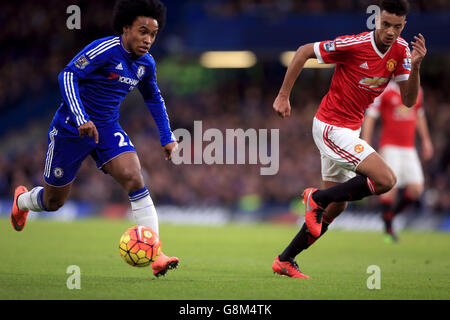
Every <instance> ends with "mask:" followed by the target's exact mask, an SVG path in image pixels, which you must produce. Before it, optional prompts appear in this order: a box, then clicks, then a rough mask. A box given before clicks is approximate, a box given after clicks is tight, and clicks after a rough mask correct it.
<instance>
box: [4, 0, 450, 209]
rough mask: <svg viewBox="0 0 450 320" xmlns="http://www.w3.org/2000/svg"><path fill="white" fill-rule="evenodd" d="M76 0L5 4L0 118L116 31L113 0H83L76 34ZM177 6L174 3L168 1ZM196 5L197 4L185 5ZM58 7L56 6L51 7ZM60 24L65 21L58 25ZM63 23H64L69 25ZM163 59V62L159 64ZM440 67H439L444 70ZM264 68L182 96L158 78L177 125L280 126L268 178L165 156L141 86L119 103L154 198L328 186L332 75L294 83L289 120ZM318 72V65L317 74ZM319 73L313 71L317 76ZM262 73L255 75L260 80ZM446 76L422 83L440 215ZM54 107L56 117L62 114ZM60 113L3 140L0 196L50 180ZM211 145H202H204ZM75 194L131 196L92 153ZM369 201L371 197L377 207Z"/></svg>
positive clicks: (226, 6) (272, 197) (214, 7)
mask: <svg viewBox="0 0 450 320" xmlns="http://www.w3.org/2000/svg"><path fill="white" fill-rule="evenodd" d="M70 2H71V1H59V0H48V1H46V2H45V3H46V4H45V6H43V5H42V3H41V2H36V1H32V0H24V1H22V2H21V6H20V10H18V9H17V8H18V7H17V4H16V3H15V2H13V1H1V2H0V30H1V31H0V43H2V44H5V45H4V46H2V51H1V57H2V59H0V75H1V76H0V117H1V116H3V114H4V112H6V111H7V110H9V109H11V108H12V107H14V106H15V105H16V104H19V103H20V102H21V101H22V100H23V98H24V97H33V96H35V95H36V97H38V96H39V94H40V93H41V92H43V91H45V90H46V89H48V88H50V87H52V86H53V87H56V85H57V83H56V80H57V74H58V73H59V72H60V71H61V69H62V68H63V67H64V65H65V64H67V63H68V62H69V60H70V59H71V58H72V57H73V56H74V53H75V52H78V51H79V50H81V49H82V47H83V46H84V45H85V44H87V43H89V42H90V41H92V40H94V39H96V38H100V37H102V36H107V35H110V33H111V29H110V13H111V12H107V11H105V10H104V9H103V8H104V7H110V6H111V1H108V0H98V1H88V0H80V1H76V3H77V4H78V5H79V6H80V7H81V9H82V11H83V12H86V11H88V12H89V15H84V16H83V17H82V19H84V20H83V22H82V24H83V32H76V33H73V32H72V31H70V30H68V29H67V28H66V27H65V24H66V19H67V17H68V14H66V8H67V6H68V5H70V4H71V3H70ZM167 2H174V1H167ZM187 2H188V3H191V2H195V1H187ZM410 2H411V3H412V4H413V9H414V10H439V8H441V7H442V6H443V4H444V3H447V1H439V0H434V1H432V0H427V1H421V0H417V1H410ZM203 5H204V6H205V7H206V9H207V10H208V12H210V13H211V14H231V15H233V14H239V12H245V11H246V10H258V8H264V10H267V8H270V7H271V6H277V7H280V8H284V9H283V10H291V11H292V10H293V11H296V12H306V11H307V12H323V11H333V10H353V9H355V10H356V9H359V8H360V7H361V6H362V7H364V8H365V6H367V5H366V1H350V0H348V1H324V0H321V1H313V0H311V1H293V0H279V1H272V0H265V1H263V0H253V1H244V0H228V1H226V0H221V1H205V2H204V3H203ZM50 8H51V9H50ZM57 26H58V27H57ZM61 26H64V27H61ZM160 62H161V61H158V65H159V63H160ZM438 69H439V67H438ZM282 72H284V69H282V70H281V72H280V70H278V72H277V73H276V74H277V77H275V78H273V75H272V74H264V72H262V73H258V72H256V76H254V77H248V78H245V77H241V78H240V77H237V78H233V79H232V80H230V81H225V82H223V83H222V84H218V85H216V86H214V87H211V86H209V87H208V89H204V90H201V89H198V88H197V89H196V90H197V91H196V92H195V93H191V94H182V95H180V94H178V93H176V92H175V91H174V90H172V88H171V87H170V85H167V84H165V83H164V78H165V75H164V74H163V73H162V74H161V73H159V74H158V79H160V81H161V90H162V92H163V95H164V97H165V100H166V104H167V109H168V114H169V117H170V120H171V125H172V129H173V130H175V129H177V128H185V129H187V130H189V131H190V132H191V133H193V124H194V121H196V120H201V121H202V125H203V131H205V130H207V129H208V128H217V129H219V130H221V132H223V133H225V130H226V129H237V128H241V129H243V130H246V129H249V128H254V129H269V130H270V129H279V130H280V131H279V138H280V141H279V142H280V145H279V147H280V155H279V162H280V167H279V171H278V173H277V174H276V175H273V176H270V175H269V176H263V175H261V174H260V169H261V167H264V166H265V165H262V164H260V163H259V164H256V165H218V164H216V165H206V164H196V165H194V164H192V165H188V164H181V165H174V164H173V163H172V162H170V161H164V154H163V151H162V148H161V146H160V143H159V136H158V132H157V130H156V128H155V125H154V124H153V121H152V119H151V116H150V114H149V112H148V110H146V107H145V105H144V104H143V101H142V98H141V97H140V95H139V94H136V93H135V92H133V93H132V94H131V95H130V97H128V98H127V99H126V101H125V102H124V104H123V106H122V109H121V124H122V126H123V128H124V129H125V130H126V131H127V133H128V135H129V136H130V138H131V139H132V141H133V143H134V145H135V146H136V149H137V152H138V155H139V157H140V160H141V163H142V167H143V173H144V178H145V182H146V184H147V186H148V188H149V190H150V192H151V195H152V198H153V199H154V201H155V203H157V204H162V203H170V204H179V205H199V204H205V205H206V204H222V205H230V206H234V205H236V204H237V203H238V202H239V201H240V199H242V197H244V196H246V195H257V196H258V197H259V199H261V201H262V202H263V203H269V204H279V203H289V202H290V201H292V200H293V199H295V197H296V196H297V195H298V194H299V193H300V192H301V190H302V189H303V188H304V187H306V186H310V185H314V186H318V185H319V183H320V156H319V152H318V151H317V149H316V147H315V145H314V142H313V139H312V136H311V125H312V119H313V116H314V113H315V112H316V110H317V106H318V104H319V102H320V99H321V97H322V96H323V95H324V94H325V93H326V90H327V87H328V84H329V77H328V76H327V77H325V79H323V74H324V73H323V71H321V72H322V73H321V74H322V77H319V78H320V79H315V80H314V77H312V79H311V81H304V82H302V83H299V84H298V85H296V87H295V92H294V93H293V96H292V100H291V102H292V106H293V108H294V110H293V112H292V116H291V117H290V118H289V119H281V118H279V117H277V116H276V114H275V113H274V112H273V111H272V103H273V99H274V97H275V96H276V93H277V92H276V90H277V89H278V87H279V85H280V83H281V81H282V78H281V76H282ZM317 72H319V71H317ZM447 75H448V74H447ZM312 76H314V74H312ZM255 79H256V80H255ZM441 80H442V79H441V78H439V79H438V80H436V81H435V82H430V81H428V82H427V81H424V89H425V107H426V112H427V116H428V121H429V124H430V130H431V136H432V139H433V142H434V144H435V157H434V158H433V159H432V160H431V161H430V162H428V163H424V169H425V175H426V190H427V191H426V194H425V196H424V201H425V202H426V204H427V206H428V207H430V208H431V209H433V210H435V211H447V212H448V211H449V210H450V195H449V190H450V179H449V178H450V168H449V159H450V145H449V142H448V137H449V136H450V132H449V130H450V128H449V126H448V123H450V106H449V104H448V101H449V100H448V94H447V93H446V92H445V89H446V88H448V82H442V81H441ZM56 108H57V103H55V105H54V108H53V109H52V113H53V112H54V111H56ZM52 116H53V114H48V115H46V117H45V119H44V120H43V119H39V120H38V121H37V122H36V123H34V124H32V125H29V126H27V127H24V128H20V130H16V131H15V132H14V134H9V135H5V136H3V137H1V140H0V151H1V153H0V173H1V174H0V198H7V197H11V195H12V193H13V191H14V187H15V186H17V185H19V184H24V185H26V186H28V187H32V186H35V185H42V181H43V179H42V170H43V167H44V161H45V155H46V148H47V144H46V139H47V138H46V137H47V129H48V125H49V123H50V121H51V117H52ZM207 144H208V143H204V144H203V147H205V146H206V145H207ZM70 198H71V199H73V200H82V201H94V202H97V203H107V202H121V203H126V202H127V201H128V198H127V195H126V193H125V192H124V191H123V190H122V189H121V188H120V187H119V186H118V184H117V183H115V182H114V181H113V180H112V178H111V177H110V176H108V175H105V174H103V173H102V172H101V171H99V170H98V169H97V168H96V165H95V162H94V161H93V160H92V159H88V160H87V161H85V162H84V164H83V166H82V168H81V169H80V171H79V174H78V175H77V178H76V180H75V183H74V184H73V188H72V191H71V196H70ZM369 205H370V203H369Z"/></svg>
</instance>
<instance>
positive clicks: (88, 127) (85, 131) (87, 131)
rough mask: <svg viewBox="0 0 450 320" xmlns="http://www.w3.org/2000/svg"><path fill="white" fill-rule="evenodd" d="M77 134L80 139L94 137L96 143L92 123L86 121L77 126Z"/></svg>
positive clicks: (96, 137) (95, 131)
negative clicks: (78, 133)
mask: <svg viewBox="0 0 450 320" xmlns="http://www.w3.org/2000/svg"><path fill="white" fill-rule="evenodd" d="M78 132H80V137H85V136H87V137H94V140H95V143H98V131H97V127H96V126H95V124H94V123H93V122H92V121H88V122H86V123H83V124H82V125H81V126H79V127H78Z"/></svg>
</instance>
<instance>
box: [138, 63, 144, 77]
mask: <svg viewBox="0 0 450 320" xmlns="http://www.w3.org/2000/svg"><path fill="white" fill-rule="evenodd" d="M144 73H145V67H144V66H139V68H138V69H137V76H138V78H139V80H141V79H142V77H143V76H144Z"/></svg>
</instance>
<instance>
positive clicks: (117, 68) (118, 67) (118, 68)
mask: <svg viewBox="0 0 450 320" xmlns="http://www.w3.org/2000/svg"><path fill="white" fill-rule="evenodd" d="M116 70H123V67H122V62H120V63H119V64H118V65H117V66H116Z"/></svg>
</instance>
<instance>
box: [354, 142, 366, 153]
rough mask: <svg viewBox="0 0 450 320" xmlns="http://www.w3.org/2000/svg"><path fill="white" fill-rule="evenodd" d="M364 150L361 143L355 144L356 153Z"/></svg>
mask: <svg viewBox="0 0 450 320" xmlns="http://www.w3.org/2000/svg"><path fill="white" fill-rule="evenodd" d="M363 151H364V146H363V145H362V144H357V145H356V146H355V152H356V153H361V152H363Z"/></svg>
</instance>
